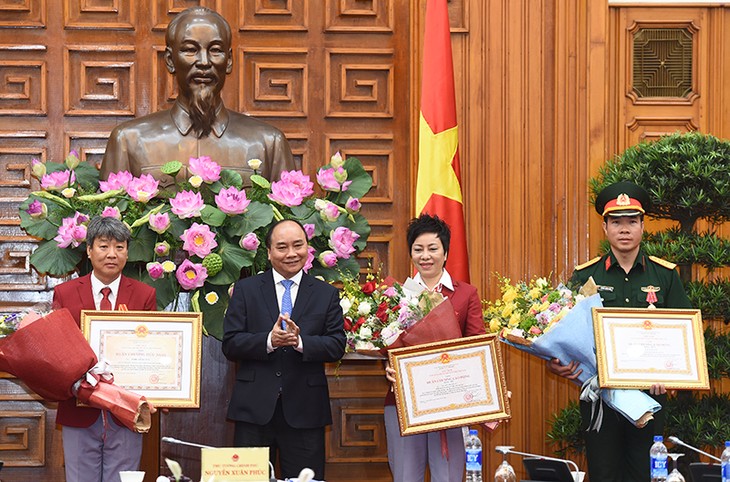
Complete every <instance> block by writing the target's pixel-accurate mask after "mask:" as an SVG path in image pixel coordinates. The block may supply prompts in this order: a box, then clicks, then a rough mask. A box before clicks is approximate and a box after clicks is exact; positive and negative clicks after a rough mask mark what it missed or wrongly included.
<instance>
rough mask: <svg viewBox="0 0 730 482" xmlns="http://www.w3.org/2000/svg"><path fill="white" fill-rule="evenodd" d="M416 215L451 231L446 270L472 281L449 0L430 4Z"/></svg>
mask: <svg viewBox="0 0 730 482" xmlns="http://www.w3.org/2000/svg"><path fill="white" fill-rule="evenodd" d="M420 117H421V118H420V127H419V141H418V178H417V181H416V213H417V214H423V213H428V214H432V215H433V214H435V215H438V216H439V217H440V218H441V219H443V220H444V221H446V222H447V223H448V225H449V227H450V228H451V246H450V248H449V256H448V258H447V260H446V269H447V270H448V271H449V273H450V274H451V276H452V277H453V278H454V279H455V280H460V281H466V282H468V281H469V258H468V254H467V250H466V229H465V226H464V206H463V202H462V197H461V174H460V171H459V135H458V131H457V125H456V95H455V93H454V67H453V61H452V59H451V33H450V31H449V12H448V9H447V4H446V0H428V3H427V4H426V30H425V33H424V46H423V72H422V84H421V116H420Z"/></svg>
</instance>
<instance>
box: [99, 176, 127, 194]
mask: <svg viewBox="0 0 730 482" xmlns="http://www.w3.org/2000/svg"><path fill="white" fill-rule="evenodd" d="M132 179H134V176H133V175H132V174H131V173H130V172H129V171H120V172H112V173H111V174H109V177H108V178H107V180H106V181H101V182H100V183H99V189H100V190H101V192H108V191H116V190H117V189H124V190H125V191H126V190H127V186H129V183H130V182H132Z"/></svg>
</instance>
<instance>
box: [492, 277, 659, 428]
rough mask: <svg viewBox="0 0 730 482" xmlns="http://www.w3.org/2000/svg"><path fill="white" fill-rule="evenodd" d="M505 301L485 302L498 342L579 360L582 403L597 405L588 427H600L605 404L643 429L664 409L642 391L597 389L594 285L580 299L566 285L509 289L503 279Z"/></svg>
mask: <svg viewBox="0 0 730 482" xmlns="http://www.w3.org/2000/svg"><path fill="white" fill-rule="evenodd" d="M501 285H502V286H501V290H502V298H501V299H499V300H497V301H495V302H490V303H487V305H486V308H485V310H484V321H485V324H486V325H487V330H488V331H491V332H499V334H500V340H501V341H503V342H505V343H507V344H509V345H511V346H513V347H515V348H517V349H519V350H522V351H525V352H527V353H530V354H532V355H535V356H538V357H540V358H542V359H544V360H551V359H553V358H557V359H559V360H560V361H561V362H562V363H568V362H570V361H575V362H577V363H578V369H580V370H582V373H581V374H580V375H579V376H578V378H577V379H576V383H580V384H581V385H582V389H581V395H580V398H581V400H585V401H590V402H593V407H594V416H593V417H592V423H591V427H590V428H595V429H597V428H598V427H600V425H601V421H602V413H601V404H600V403H598V402H600V400H601V399H603V401H604V402H606V404H607V405H608V406H610V407H611V408H613V409H614V410H616V411H617V412H619V413H621V414H622V415H623V416H624V417H626V418H627V419H628V420H630V421H631V422H632V423H633V424H634V425H636V426H637V427H643V426H644V425H646V423H647V422H648V421H649V420H651V418H652V414H653V413H655V412H657V411H659V410H660V409H661V405H660V404H659V403H657V401H656V400H654V399H653V398H651V397H650V396H649V395H647V394H646V393H644V392H642V391H640V390H618V389H607V388H604V389H601V388H600V387H599V384H598V377H597V365H596V346H595V338H594V335H593V318H592V308H593V307H601V306H602V303H601V298H600V296H599V295H598V294H596V293H595V291H596V290H595V284H593V285H592V286H591V285H590V282H589V283H587V284H586V286H584V287H583V289H582V290H581V293H580V294H577V293H574V292H573V291H572V290H570V289H568V288H567V287H565V286H563V285H559V286H558V287H557V288H552V287H550V285H549V283H548V281H547V280H546V279H545V278H536V279H533V280H532V281H530V282H529V283H527V282H524V281H521V282H518V283H516V284H515V285H512V284H510V280H509V279H507V278H502V279H501Z"/></svg>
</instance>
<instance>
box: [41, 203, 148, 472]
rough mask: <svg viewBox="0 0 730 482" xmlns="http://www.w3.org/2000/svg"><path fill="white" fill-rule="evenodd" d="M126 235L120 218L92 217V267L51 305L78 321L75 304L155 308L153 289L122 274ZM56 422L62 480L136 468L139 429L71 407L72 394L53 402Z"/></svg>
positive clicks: (59, 292) (88, 236)
mask: <svg viewBox="0 0 730 482" xmlns="http://www.w3.org/2000/svg"><path fill="white" fill-rule="evenodd" d="M129 238H130V233H129V229H128V228H127V227H126V226H125V225H124V223H122V222H121V221H119V220H117V219H114V218H108V217H96V218H93V219H92V220H91V221H90V222H89V225H88V229H87V233H86V254H87V255H88V257H89V261H91V266H92V268H93V270H92V272H91V273H90V274H87V275H86V276H82V277H80V278H76V279H72V280H70V281H66V282H65V283H63V284H60V285H58V286H57V287H56V288H55V289H54V291H53V308H54V309H58V308H68V310H69V311H70V312H71V314H72V315H73V317H74V319H75V320H76V323H79V324H80V322H81V310H95V309H96V310H105V309H106V310H112V309H120V308H122V309H128V310H145V311H155V310H156V309H157V301H156V296H155V289H154V288H152V287H150V286H148V285H146V284H144V283H140V282H139V281H136V280H133V279H130V278H127V277H125V276H122V269H123V268H124V265H125V264H126V263H127V245H128V242H129ZM56 423H58V424H59V425H61V426H63V433H62V435H63V453H64V462H65V467H66V480H67V481H74V482H100V481H101V482H119V471H120V470H137V469H138V468H139V461H140V457H141V455H142V435H141V434H139V433H135V432H132V431H131V430H129V429H128V428H126V427H123V426H122V424H121V422H118V421H117V420H116V419H115V418H114V417H113V416H112V415H111V414H110V413H109V412H107V411H102V410H99V409H97V408H91V407H77V406H76V398H72V399H70V400H65V401H63V402H60V403H59V404H58V413H57V415H56Z"/></svg>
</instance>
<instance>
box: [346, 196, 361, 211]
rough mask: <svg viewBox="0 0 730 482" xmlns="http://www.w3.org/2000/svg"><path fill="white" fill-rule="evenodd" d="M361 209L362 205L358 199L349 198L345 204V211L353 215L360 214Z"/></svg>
mask: <svg viewBox="0 0 730 482" xmlns="http://www.w3.org/2000/svg"><path fill="white" fill-rule="evenodd" d="M360 208H362V204H361V203H360V200H359V199H357V198H354V197H351V198H348V200H347V202H346V203H345V209H347V210H348V211H349V212H351V213H356V212H359V211H360Z"/></svg>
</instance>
